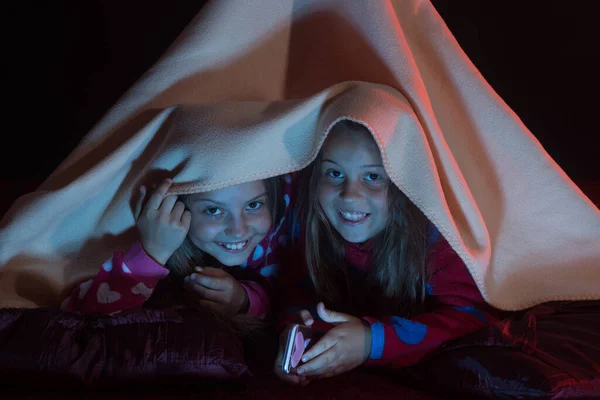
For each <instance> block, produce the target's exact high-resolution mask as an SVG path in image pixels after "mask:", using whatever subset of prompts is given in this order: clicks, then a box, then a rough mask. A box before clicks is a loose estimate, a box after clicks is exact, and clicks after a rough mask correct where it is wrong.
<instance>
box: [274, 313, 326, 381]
mask: <svg viewBox="0 0 600 400" xmlns="http://www.w3.org/2000/svg"><path fill="white" fill-rule="evenodd" d="M321 337H323V333H322V332H319V331H316V330H314V329H311V328H309V327H308V326H305V325H300V324H294V325H292V326H291V328H290V330H289V332H288V338H287V342H286V345H285V350H284V354H283V362H282V364H281V367H282V369H283V372H284V373H285V374H290V373H295V371H296V369H297V368H298V367H299V366H300V364H301V359H302V355H303V354H304V352H305V351H307V350H308V349H309V348H310V347H311V346H312V345H314V344H315V343H316V342H318V341H319V339H320V338H321Z"/></svg>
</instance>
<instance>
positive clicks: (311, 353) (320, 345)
mask: <svg viewBox="0 0 600 400" xmlns="http://www.w3.org/2000/svg"><path fill="white" fill-rule="evenodd" d="M336 343H337V339H335V338H334V337H333V335H331V331H329V332H328V333H327V334H326V335H325V336H323V337H322V338H321V339H320V340H319V341H318V342H317V343H316V344H315V345H314V346H313V347H311V348H310V350H308V351H307V352H306V353H304V355H303V356H302V362H304V363H305V362H308V361H310V360H312V359H313V358H315V357H317V356H318V355H320V354H322V353H325V352H326V351H327V350H329V349H330V348H332V347H333V346H335V344H336Z"/></svg>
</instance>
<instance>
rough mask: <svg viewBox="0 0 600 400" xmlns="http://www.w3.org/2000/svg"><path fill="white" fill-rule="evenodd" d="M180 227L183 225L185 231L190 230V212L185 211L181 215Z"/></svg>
mask: <svg viewBox="0 0 600 400" xmlns="http://www.w3.org/2000/svg"><path fill="white" fill-rule="evenodd" d="M181 225H183V227H184V228H185V229H186V230H189V229H190V225H192V213H191V212H190V210H185V211H184V212H183V214H182V215H181Z"/></svg>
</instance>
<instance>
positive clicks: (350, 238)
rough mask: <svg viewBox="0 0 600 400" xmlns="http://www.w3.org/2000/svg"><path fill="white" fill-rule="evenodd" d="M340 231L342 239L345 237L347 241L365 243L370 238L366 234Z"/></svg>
mask: <svg viewBox="0 0 600 400" xmlns="http://www.w3.org/2000/svg"><path fill="white" fill-rule="evenodd" d="M338 233H339V234H340V236H341V237H342V239H344V240H345V241H346V242H349V243H363V242H366V241H367V240H369V238H368V237H365V235H359V234H348V232H346V233H340V232H339V231H338Z"/></svg>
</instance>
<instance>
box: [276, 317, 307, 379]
mask: <svg viewBox="0 0 600 400" xmlns="http://www.w3.org/2000/svg"><path fill="white" fill-rule="evenodd" d="M297 319H298V320H297V322H296V323H298V324H304V325H306V326H311V325H312V324H313V322H314V319H313V317H312V315H310V312H309V311H308V310H301V311H299V312H298V314H297ZM292 325H293V323H292V324H289V325H288V326H287V327H286V328H285V329H284V330H283V332H282V333H281V335H280V336H279V352H278V353H277V357H276V358H275V367H274V371H273V372H275V375H277V376H278V377H279V379H281V380H283V381H286V382H288V383H292V384H295V385H302V386H304V385H308V384H309V383H310V378H307V377H306V376H299V375H297V374H295V373H290V374H286V373H285V372H283V356H284V354H283V353H284V352H285V345H286V343H287V339H288V335H289V332H290V329H291V327H292Z"/></svg>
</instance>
